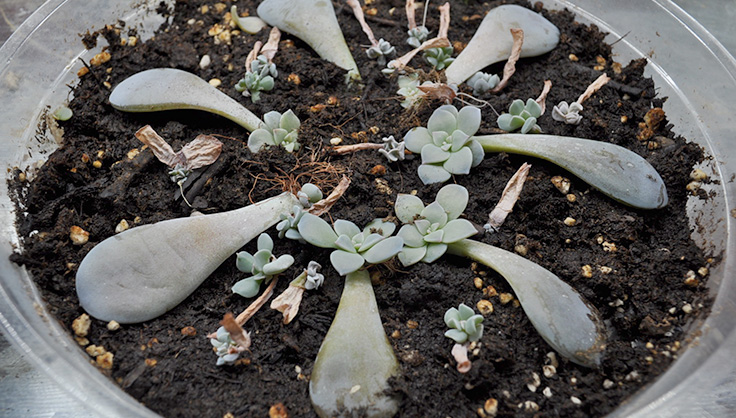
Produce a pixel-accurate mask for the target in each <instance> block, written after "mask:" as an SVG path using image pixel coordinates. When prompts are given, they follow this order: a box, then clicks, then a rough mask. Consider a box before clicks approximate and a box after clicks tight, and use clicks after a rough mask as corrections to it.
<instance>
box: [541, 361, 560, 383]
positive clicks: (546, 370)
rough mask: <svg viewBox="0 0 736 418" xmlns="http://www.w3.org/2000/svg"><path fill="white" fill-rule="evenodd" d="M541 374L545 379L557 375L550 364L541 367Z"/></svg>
mask: <svg viewBox="0 0 736 418" xmlns="http://www.w3.org/2000/svg"><path fill="white" fill-rule="evenodd" d="M542 374H544V377H546V378H548V379H549V378H552V377H554V376H555V375H556V374H557V368H556V367H555V366H553V365H551V364H545V365H544V366H542Z"/></svg>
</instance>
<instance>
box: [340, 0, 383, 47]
mask: <svg viewBox="0 0 736 418" xmlns="http://www.w3.org/2000/svg"><path fill="white" fill-rule="evenodd" d="M346 3H347V4H348V6H350V8H351V9H352V10H353V14H354V15H355V18H356V19H358V23H360V27H361V28H362V29H363V32H365V34H366V35H368V40H369V41H370V42H371V45H372V46H376V45H378V41H377V40H376V37H375V36H374V35H373V31H372V30H371V28H370V26H368V23H367V22H366V21H365V16H364V15H363V9H362V8H361V7H360V2H359V1H358V0H347V1H346Z"/></svg>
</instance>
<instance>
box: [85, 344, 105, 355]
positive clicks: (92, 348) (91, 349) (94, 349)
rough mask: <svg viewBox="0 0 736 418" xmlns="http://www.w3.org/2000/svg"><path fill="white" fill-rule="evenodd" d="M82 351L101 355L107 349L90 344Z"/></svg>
mask: <svg viewBox="0 0 736 418" xmlns="http://www.w3.org/2000/svg"><path fill="white" fill-rule="evenodd" d="M84 351H86V352H87V354H89V355H90V356H92V357H97V356H101V355H103V354H105V353H107V350H105V347H103V346H100V345H90V346H89V347H87V348H85V349H84Z"/></svg>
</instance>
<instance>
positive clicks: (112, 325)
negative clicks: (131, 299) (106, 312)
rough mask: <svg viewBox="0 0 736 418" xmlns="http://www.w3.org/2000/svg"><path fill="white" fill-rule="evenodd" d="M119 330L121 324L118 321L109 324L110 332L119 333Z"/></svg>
mask: <svg viewBox="0 0 736 418" xmlns="http://www.w3.org/2000/svg"><path fill="white" fill-rule="evenodd" d="M119 329H120V324H118V321H110V322H108V323H107V330H108V331H117V330H119Z"/></svg>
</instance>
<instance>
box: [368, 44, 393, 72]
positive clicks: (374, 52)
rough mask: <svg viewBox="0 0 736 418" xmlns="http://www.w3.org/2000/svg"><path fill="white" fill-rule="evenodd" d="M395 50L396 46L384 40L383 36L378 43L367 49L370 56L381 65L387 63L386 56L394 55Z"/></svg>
mask: <svg viewBox="0 0 736 418" xmlns="http://www.w3.org/2000/svg"><path fill="white" fill-rule="evenodd" d="M395 52H396V48H394V47H393V46H391V44H390V43H389V42H388V41H385V40H383V38H381V39H379V40H378V43H377V44H376V45H373V46H371V47H370V48H368V49H367V50H366V51H365V53H366V55H368V58H370V59H372V60H376V61H377V62H378V65H381V66H383V65H386V57H388V56H389V55H393V54H394V53H395Z"/></svg>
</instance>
